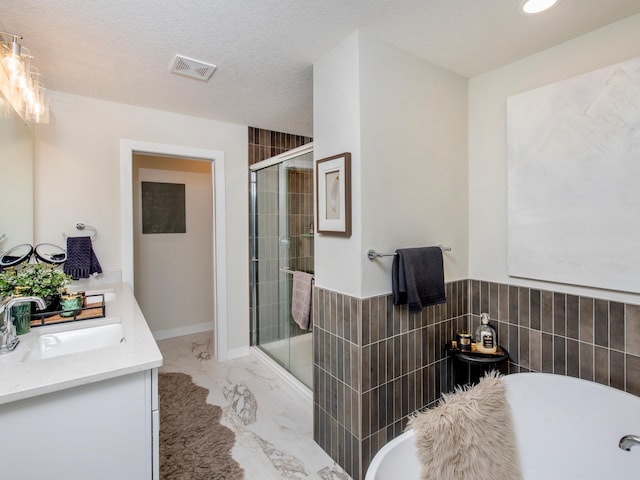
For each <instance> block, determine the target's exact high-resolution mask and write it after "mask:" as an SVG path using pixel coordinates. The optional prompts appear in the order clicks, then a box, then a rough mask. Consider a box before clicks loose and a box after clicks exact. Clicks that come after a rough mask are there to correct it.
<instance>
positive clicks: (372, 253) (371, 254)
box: [367, 245, 451, 260]
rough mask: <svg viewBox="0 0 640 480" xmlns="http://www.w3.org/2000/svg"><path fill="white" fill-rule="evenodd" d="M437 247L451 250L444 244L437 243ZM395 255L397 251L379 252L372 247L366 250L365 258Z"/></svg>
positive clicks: (445, 250) (372, 258)
mask: <svg viewBox="0 0 640 480" xmlns="http://www.w3.org/2000/svg"><path fill="white" fill-rule="evenodd" d="M438 247H439V248H440V250H442V251H443V252H450V251H451V247H445V246H444V245H438ZM396 255H397V253H395V252H394V253H379V252H376V251H375V250H374V249H373V248H370V249H369V250H367V258H368V259H369V260H375V259H376V258H379V257H395V256H396Z"/></svg>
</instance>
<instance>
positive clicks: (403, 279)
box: [391, 247, 447, 313]
mask: <svg viewBox="0 0 640 480" xmlns="http://www.w3.org/2000/svg"><path fill="white" fill-rule="evenodd" d="M391 289H392V297H393V304H394V305H405V304H408V305H409V312H410V313H419V312H420V311H421V310H422V309H423V308H424V307H428V306H429V305H438V304H440V303H445V302H446V301H447V296H446V294H445V289H444V266H443V263H442V250H441V249H440V247H420V248H402V249H398V250H396V255H395V256H394V257H393V265H392V267H391Z"/></svg>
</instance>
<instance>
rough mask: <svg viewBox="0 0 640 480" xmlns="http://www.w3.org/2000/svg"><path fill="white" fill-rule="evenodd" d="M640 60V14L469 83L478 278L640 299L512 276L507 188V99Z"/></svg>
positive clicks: (473, 250)
mask: <svg viewBox="0 0 640 480" xmlns="http://www.w3.org/2000/svg"><path fill="white" fill-rule="evenodd" d="M639 55H640V15H635V16H633V17H629V18H627V19H625V20H622V21H620V22H617V23H614V24H611V25H609V26H607V27H604V28H602V29H599V30H596V31H594V32H591V33H589V34H587V35H584V36H581V37H579V38H576V39H574V40H571V41H569V42H566V43H564V44H561V45H559V46H557V47H554V48H551V49H549V50H546V51H544V52H541V53H539V54H536V55H533V56H530V57H527V58H525V59H522V60H520V61H517V62H514V63H512V64H509V65H507V66H505V67H502V68H500V69H497V70H494V71H492V72H489V73H486V74H484V75H480V76H477V77H475V78H473V79H471V80H470V81H469V257H470V262H469V276H470V277H471V278H474V279H480V280H489V281H494V282H503V283H507V282H508V283H512V284H516V285H523V286H530V287H534V288H543V289H550V290H551V289H552V290H559V291H564V292H567V293H572V294H582V295H588V296H597V297H605V298H610V299H612V300H617V301H629V302H636V303H637V302H638V301H640V295H635V294H626V293H622V292H614V291H604V290H598V289H593V288H585V287H578V286H570V285H558V284H553V283H549V282H539V281H533V280H526V279H519V278H513V277H509V276H508V274H507V183H506V173H507V160H506V99H507V97H509V96H511V95H514V94H516V93H520V92H524V91H527V90H530V89H533V88H536V87H539V86H542V85H546V84H549V83H552V82H556V81H559V80H563V79H566V78H570V77H573V76H575V75H579V74H582V73H585V72H589V71H592V70H595V69H598V68H601V67H603V66H607V65H611V64H614V63H617V62H620V61H623V60H628V59H630V58H634V57H636V56H639ZM595 193H596V192H594V194H595ZM603 248H615V245H603Z"/></svg>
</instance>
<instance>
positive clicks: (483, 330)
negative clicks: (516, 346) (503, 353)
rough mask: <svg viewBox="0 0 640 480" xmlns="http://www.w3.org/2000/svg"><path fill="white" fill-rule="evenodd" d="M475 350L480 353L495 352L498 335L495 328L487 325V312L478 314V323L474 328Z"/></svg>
mask: <svg viewBox="0 0 640 480" xmlns="http://www.w3.org/2000/svg"><path fill="white" fill-rule="evenodd" d="M476 350H477V351H478V352H480V353H496V351H497V350H498V337H497V335H496V330H495V328H493V327H492V326H491V325H489V314H488V313H482V314H480V325H479V326H478V328H477V329H476Z"/></svg>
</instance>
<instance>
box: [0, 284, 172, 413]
mask: <svg viewBox="0 0 640 480" xmlns="http://www.w3.org/2000/svg"><path fill="white" fill-rule="evenodd" d="M103 292H105V293H106V295H105V305H106V308H105V314H106V316H105V317H104V318H98V319H92V320H81V321H76V322H70V323H65V324H59V325H51V326H43V327H36V328H31V331H30V332H29V333H26V334H24V335H21V336H20V337H19V338H20V344H19V345H18V346H17V348H16V349H15V350H14V351H13V352H11V353H8V354H6V355H0V405H1V404H5V403H9V402H13V401H16V400H20V399H24V398H29V397H35V396H37V395H43V394H46V393H51V392H56V391H59V390H64V389H67V388H72V387H77V386H80V385H85V384H88V383H93V382H98V381H101V380H106V379H109V378H114V377H119V376H122V375H127V374H129V373H135V372H140V371H143V370H149V369H151V368H156V367H160V366H161V365H162V354H161V353H160V350H159V349H158V345H157V344H156V341H155V339H154V338H153V335H152V334H151V331H150V330H149V326H148V325H147V322H146V321H145V319H144V316H143V315H142V312H141V311H140V307H139V306H138V304H137V302H136V300H135V298H134V296H133V293H132V292H131V289H130V288H129V286H128V285H127V284H126V283H116V284H107V285H101V286H100V287H99V288H96V289H95V292H93V291H92V292H90V291H89V289H87V293H103ZM115 322H122V327H123V330H124V338H125V339H126V341H125V342H123V343H120V344H118V345H116V346H111V347H105V348H101V349H97V350H89V351H86V352H80V353H71V354H67V355H61V356H58V357H54V358H47V359H34V360H31V359H27V358H26V357H27V354H28V353H29V352H30V350H31V348H32V346H33V345H34V344H35V342H36V341H37V337H38V336H40V335H42V334H46V333H53V332H60V331H65V330H72V329H78V328H86V327H91V326H98V325H105V324H110V323H115Z"/></svg>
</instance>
